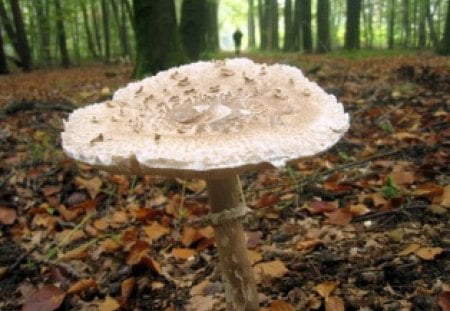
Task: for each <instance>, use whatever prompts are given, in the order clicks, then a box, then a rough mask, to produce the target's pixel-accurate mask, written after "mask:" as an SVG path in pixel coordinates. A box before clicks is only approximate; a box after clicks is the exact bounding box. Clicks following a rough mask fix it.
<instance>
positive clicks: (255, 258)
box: [247, 250, 262, 266]
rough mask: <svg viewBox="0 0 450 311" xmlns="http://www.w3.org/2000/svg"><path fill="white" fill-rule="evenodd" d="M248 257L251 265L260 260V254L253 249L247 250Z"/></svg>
mask: <svg viewBox="0 0 450 311" xmlns="http://www.w3.org/2000/svg"><path fill="white" fill-rule="evenodd" d="M247 253H248V259H249V260H250V264H251V265H252V266H253V265H254V264H255V263H257V262H258V261H261V260H262V255H261V253H260V252H257V251H254V250H248V251H247Z"/></svg>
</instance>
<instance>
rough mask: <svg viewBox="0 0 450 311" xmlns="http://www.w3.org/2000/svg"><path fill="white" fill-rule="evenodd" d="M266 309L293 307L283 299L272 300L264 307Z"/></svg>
mask: <svg viewBox="0 0 450 311" xmlns="http://www.w3.org/2000/svg"><path fill="white" fill-rule="evenodd" d="M266 310H267V311H295V308H294V306H293V305H291V304H290V303H287V302H285V301H283V300H279V299H277V300H274V301H272V303H271V304H270V307H269V308H267V309H266Z"/></svg>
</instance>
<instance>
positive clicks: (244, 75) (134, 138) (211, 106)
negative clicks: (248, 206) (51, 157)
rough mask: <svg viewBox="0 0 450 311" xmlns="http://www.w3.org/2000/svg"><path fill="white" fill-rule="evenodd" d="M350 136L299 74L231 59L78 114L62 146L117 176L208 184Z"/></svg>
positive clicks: (121, 93) (335, 109)
mask: <svg viewBox="0 0 450 311" xmlns="http://www.w3.org/2000/svg"><path fill="white" fill-rule="evenodd" d="M348 127H349V116H348V114H347V113H345V112H344V109H343V106H342V104H341V103H338V102H337V101H336V98H335V97H334V96H332V95H328V94H327V93H325V92H324V91H323V90H322V89H321V88H320V87H319V86H318V85H317V84H316V83H314V82H311V81H309V80H308V79H307V78H305V77H304V76H303V74H302V72H301V71H300V70H299V69H297V68H295V67H291V66H287V65H279V64H276V65H266V64H256V63H254V62H252V61H251V60H248V59H245V58H235V59H228V60H225V61H212V62H198V63H193V64H189V65H185V66H180V67H177V68H172V69H169V70H167V71H163V72H160V73H158V74H157V75H155V76H153V77H150V78H146V79H144V80H142V81H139V82H135V83H130V84H128V85H127V86H126V87H124V88H122V89H119V90H118V91H117V92H116V93H115V94H114V96H113V99H112V100H111V101H107V102H104V103H100V104H94V105H90V106H87V107H84V108H80V109H77V110H76V111H74V112H73V113H72V114H71V115H70V116H69V119H68V120H67V121H66V122H65V131H64V132H63V133H62V141H63V142H62V145H63V148H64V150H65V152H66V153H67V154H68V155H69V156H71V157H73V158H75V159H77V160H79V161H82V162H85V163H88V164H91V165H94V166H97V167H100V168H103V169H107V170H110V171H113V172H120V173H129V174H137V173H140V174H147V173H155V174H161V175H166V176H167V175H170V176H179V177H205V178H206V177H208V176H212V175H218V174H219V175H220V174H236V173H239V172H242V171H244V170H249V169H256V168H260V167H270V166H272V167H282V166H284V165H285V164H286V163H287V162H293V161H296V160H298V159H300V158H305V157H310V156H313V155H315V154H317V153H319V152H322V151H324V150H326V149H328V148H330V147H331V146H333V145H334V144H335V143H336V142H337V141H338V140H339V139H340V138H341V136H342V135H343V134H344V133H345V132H346V131H347V129H348Z"/></svg>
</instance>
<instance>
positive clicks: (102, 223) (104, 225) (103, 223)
mask: <svg viewBox="0 0 450 311" xmlns="http://www.w3.org/2000/svg"><path fill="white" fill-rule="evenodd" d="M94 227H95V228H96V229H98V230H100V231H106V230H108V227H109V224H108V221H107V220H106V219H105V217H103V218H99V219H96V220H95V221H94Z"/></svg>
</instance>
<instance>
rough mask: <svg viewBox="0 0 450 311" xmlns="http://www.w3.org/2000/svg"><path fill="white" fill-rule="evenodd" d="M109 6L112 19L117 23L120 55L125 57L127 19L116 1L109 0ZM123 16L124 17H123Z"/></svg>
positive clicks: (126, 48)
mask: <svg viewBox="0 0 450 311" xmlns="http://www.w3.org/2000/svg"><path fill="white" fill-rule="evenodd" d="M111 7H112V11H113V15H114V19H115V21H116V25H117V33H118V34H119V41H120V50H121V55H122V57H125V56H127V55H128V52H129V51H128V37H127V29H126V25H127V20H126V14H121V13H124V12H123V11H121V10H119V6H118V4H117V2H116V0H113V1H111ZM123 17H125V18H124V19H123Z"/></svg>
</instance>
